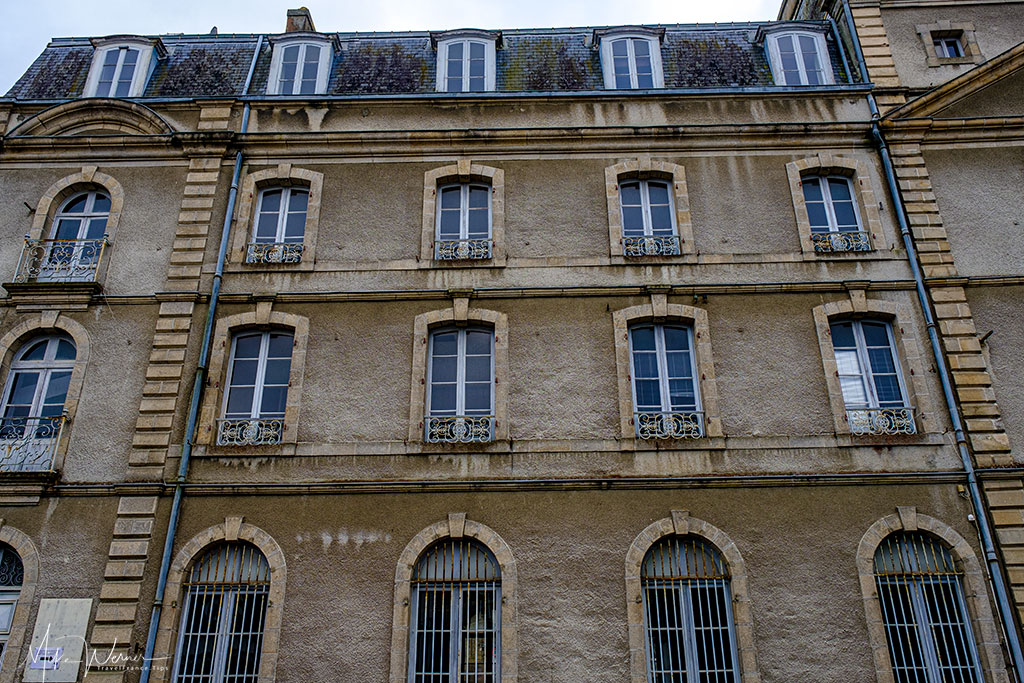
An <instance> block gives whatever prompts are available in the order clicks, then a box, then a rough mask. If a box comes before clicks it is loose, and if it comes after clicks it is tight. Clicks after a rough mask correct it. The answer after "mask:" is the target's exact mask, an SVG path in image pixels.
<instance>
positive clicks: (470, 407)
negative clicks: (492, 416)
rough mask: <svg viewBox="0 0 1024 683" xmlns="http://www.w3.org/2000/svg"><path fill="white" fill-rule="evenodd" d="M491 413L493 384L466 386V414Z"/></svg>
mask: <svg viewBox="0 0 1024 683" xmlns="http://www.w3.org/2000/svg"><path fill="white" fill-rule="evenodd" d="M490 411H491V384H490V382H488V383H486V384H467V385H466V413H467V414H469V413H470V412H484V413H489V412H490Z"/></svg>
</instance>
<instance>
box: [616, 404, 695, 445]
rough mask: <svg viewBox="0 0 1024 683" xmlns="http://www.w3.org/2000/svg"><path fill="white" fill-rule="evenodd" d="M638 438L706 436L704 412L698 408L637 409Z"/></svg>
mask: <svg viewBox="0 0 1024 683" xmlns="http://www.w3.org/2000/svg"><path fill="white" fill-rule="evenodd" d="M633 424H634V425H636V436H637V438H638V439H699V438H700V437H702V436H704V413H702V412H700V411H696V410H677V411H664V412H658V411H646V410H645V411H637V412H634V413H633Z"/></svg>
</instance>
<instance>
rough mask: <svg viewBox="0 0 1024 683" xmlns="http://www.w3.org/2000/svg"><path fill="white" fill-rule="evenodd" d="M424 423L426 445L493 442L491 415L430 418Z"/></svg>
mask: <svg viewBox="0 0 1024 683" xmlns="http://www.w3.org/2000/svg"><path fill="white" fill-rule="evenodd" d="M424 422H425V426H426V436H425V438H426V440H427V442H428V443H488V442H490V441H494V416H493V415H446V416H430V415H428V416H427V418H426V420H425V421H424Z"/></svg>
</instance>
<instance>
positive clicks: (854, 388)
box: [839, 377, 868, 408]
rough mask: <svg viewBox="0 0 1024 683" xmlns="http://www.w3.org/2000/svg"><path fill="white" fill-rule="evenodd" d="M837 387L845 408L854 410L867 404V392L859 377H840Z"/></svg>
mask: <svg viewBox="0 0 1024 683" xmlns="http://www.w3.org/2000/svg"><path fill="white" fill-rule="evenodd" d="M839 385H840V387H842V390H843V403H845V404H846V407H847V408H856V407H859V406H866V405H867V404H868V395H867V391H865V389H864V380H863V378H861V377H840V378H839Z"/></svg>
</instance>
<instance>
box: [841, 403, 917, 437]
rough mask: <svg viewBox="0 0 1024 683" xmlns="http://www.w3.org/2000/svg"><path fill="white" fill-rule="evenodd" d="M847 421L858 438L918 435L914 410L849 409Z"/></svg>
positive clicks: (910, 407)
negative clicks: (866, 436) (864, 436)
mask: <svg viewBox="0 0 1024 683" xmlns="http://www.w3.org/2000/svg"><path fill="white" fill-rule="evenodd" d="M846 421H847V423H849V425H850V433H851V434H853V435H856V436H863V435H874V436H880V435H888V434H916V433H917V426H916V425H915V423H914V408H913V407H912V406H906V407H902V408H847V409H846Z"/></svg>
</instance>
